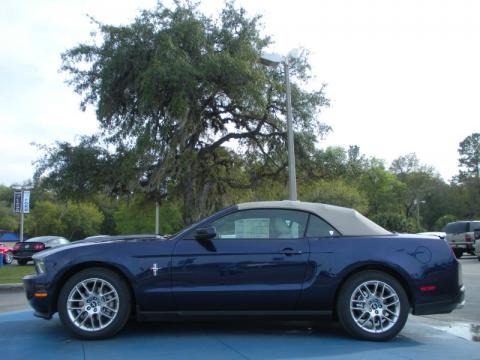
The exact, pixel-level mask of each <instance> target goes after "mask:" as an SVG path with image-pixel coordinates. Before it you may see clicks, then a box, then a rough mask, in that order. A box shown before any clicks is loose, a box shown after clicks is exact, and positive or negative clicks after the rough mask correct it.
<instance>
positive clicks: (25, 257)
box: [12, 235, 70, 265]
mask: <svg viewBox="0 0 480 360" xmlns="http://www.w3.org/2000/svg"><path fill="white" fill-rule="evenodd" d="M68 244H70V241H69V240H67V239H65V238H64V237H62V236H55V235H54V236H37V237H33V238H31V239H28V240H25V241H19V242H17V243H16V244H15V246H14V247H13V250H12V252H13V258H14V259H15V260H17V263H18V265H26V264H27V263H28V262H29V261H32V260H33V259H32V256H33V255H34V254H36V253H38V252H40V251H44V250H46V249H51V248H54V247H57V246H62V245H68Z"/></svg>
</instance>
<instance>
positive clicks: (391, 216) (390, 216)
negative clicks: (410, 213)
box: [372, 213, 424, 234]
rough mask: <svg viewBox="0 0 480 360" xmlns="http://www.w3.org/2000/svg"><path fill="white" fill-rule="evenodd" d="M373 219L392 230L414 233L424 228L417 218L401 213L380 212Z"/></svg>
mask: <svg viewBox="0 0 480 360" xmlns="http://www.w3.org/2000/svg"><path fill="white" fill-rule="evenodd" d="M372 220H373V221H374V222H376V223H377V224H378V225H380V226H382V227H384V228H385V229H387V230H389V231H392V232H398V233H411V234H414V233H418V232H421V231H423V230H424V229H423V228H422V227H421V226H418V225H417V223H416V222H415V220H413V219H412V218H407V217H406V216H405V215H403V214H399V213H379V214H376V215H374V216H372Z"/></svg>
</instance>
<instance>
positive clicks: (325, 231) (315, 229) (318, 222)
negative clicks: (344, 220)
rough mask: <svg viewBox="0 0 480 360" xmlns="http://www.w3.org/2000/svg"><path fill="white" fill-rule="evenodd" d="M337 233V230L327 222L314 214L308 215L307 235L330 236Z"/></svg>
mask: <svg viewBox="0 0 480 360" xmlns="http://www.w3.org/2000/svg"><path fill="white" fill-rule="evenodd" d="M339 235H340V234H339V232H338V231H337V230H335V228H333V227H332V226H331V225H330V224H329V223H327V222H326V221H324V220H322V219H320V218H319V217H317V216H315V215H310V219H309V220H308V228H307V233H306V236H307V237H331V236H339Z"/></svg>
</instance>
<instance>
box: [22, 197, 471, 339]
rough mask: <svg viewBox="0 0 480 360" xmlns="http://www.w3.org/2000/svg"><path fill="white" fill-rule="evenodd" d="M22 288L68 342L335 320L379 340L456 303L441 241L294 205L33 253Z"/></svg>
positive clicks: (458, 287)
mask: <svg viewBox="0 0 480 360" xmlns="http://www.w3.org/2000/svg"><path fill="white" fill-rule="evenodd" d="M33 258H34V262H35V267H36V274H32V275H28V276H26V277H25V278H24V279H23V282H24V287H25V291H26V296H27V298H28V300H29V302H30V304H31V306H32V307H33V308H34V310H35V315H37V316H39V317H43V318H45V319H51V318H52V316H53V314H54V313H56V312H58V314H59V317H60V320H61V321H62V323H63V324H64V325H65V327H66V328H68V329H69V330H70V331H71V332H72V333H73V334H74V335H76V336H77V337H80V338H84V339H102V338H107V337H110V336H113V335H115V334H116V333H118V332H119V331H120V330H121V329H122V328H123V327H124V326H125V324H126V322H127V320H128V319H129V318H130V317H131V316H134V317H135V318H136V319H137V320H140V321H142V320H143V321H147V320H148V321H150V320H162V319H169V320H170V319H175V318H180V317H188V318H202V319H205V318H208V319H210V318H213V317H217V316H221V317H229V318H251V317H268V318H287V319H321V318H324V319H325V315H330V316H333V317H334V318H336V319H338V320H339V321H340V322H341V324H342V325H343V327H344V328H345V329H346V330H347V332H348V333H350V334H351V335H352V336H354V337H356V338H360V339H365V340H376V341H381V340H387V339H391V338H392V337H394V336H396V335H397V334H398V333H399V332H400V331H401V330H402V328H403V327H404V325H405V323H406V321H407V317H408V315H409V313H413V314H415V315H421V314H435V313H449V312H451V311H452V310H454V309H455V308H457V307H461V306H463V304H464V292H465V289H464V286H463V282H462V276H461V267H460V264H459V262H458V261H457V259H456V258H455V256H454V254H453V253H452V250H451V249H450V248H449V246H448V244H447V243H446V242H445V241H444V240H441V239H438V238H434V237H431V236H421V235H403V234H402V235H400V234H393V233H390V232H389V231H387V230H385V229H383V228H382V227H380V226H379V225H377V224H375V223H374V222H372V221H370V220H369V219H367V218H366V217H364V216H362V215H361V214H359V213H358V212H357V211H355V210H353V209H348V208H343V207H338V206H332V205H325V204H317V203H307V202H297V201H271V202H254V203H244V204H239V205H236V206H233V207H230V208H227V209H224V210H222V211H220V212H218V213H216V214H214V215H212V216H210V217H208V218H206V219H204V220H202V221H200V222H198V223H197V224H194V225H192V226H190V227H188V228H186V229H184V230H183V231H181V232H179V233H178V234H176V235H174V236H171V237H169V238H165V237H162V236H157V235H151V236H147V235H136V236H102V237H97V238H93V239H86V240H82V241H77V242H75V243H73V244H71V245H67V246H63V247H59V248H55V249H50V250H46V251H42V252H41V253H38V254H36V255H34V256H33Z"/></svg>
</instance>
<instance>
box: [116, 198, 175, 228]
mask: <svg viewBox="0 0 480 360" xmlns="http://www.w3.org/2000/svg"><path fill="white" fill-rule="evenodd" d="M113 217H114V219H115V222H116V224H117V229H116V230H117V232H118V233H120V234H153V233H155V204H154V203H152V202H146V201H145V199H144V197H142V196H136V197H134V198H133V199H132V200H131V201H129V202H122V203H121V205H120V206H119V207H118V209H117V210H116V211H115V213H114V216H113ZM182 227H183V221H182V212H181V209H180V207H179V205H178V204H177V203H174V202H168V201H166V202H164V203H162V204H161V206H160V233H161V234H173V233H176V232H177V231H179V230H181V229H182Z"/></svg>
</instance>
